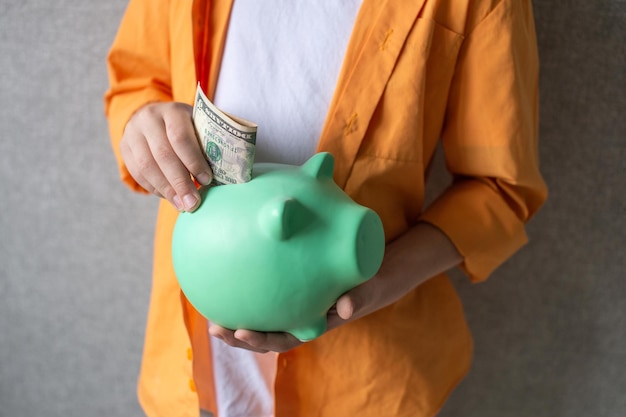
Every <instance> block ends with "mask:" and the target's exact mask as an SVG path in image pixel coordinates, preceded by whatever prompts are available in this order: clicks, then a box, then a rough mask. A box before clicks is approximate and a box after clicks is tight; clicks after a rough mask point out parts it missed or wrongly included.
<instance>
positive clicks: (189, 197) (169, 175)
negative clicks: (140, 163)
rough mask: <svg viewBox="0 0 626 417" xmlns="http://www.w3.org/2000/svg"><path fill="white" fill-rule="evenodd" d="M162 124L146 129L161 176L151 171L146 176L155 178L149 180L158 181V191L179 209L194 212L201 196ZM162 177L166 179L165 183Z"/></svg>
mask: <svg viewBox="0 0 626 417" xmlns="http://www.w3.org/2000/svg"><path fill="white" fill-rule="evenodd" d="M162 123H163V122H161V124H160V126H158V125H157V124H151V125H147V126H146V127H145V132H146V138H147V146H148V148H149V150H150V152H151V154H152V156H153V158H154V161H155V162H156V164H157V166H158V168H159V171H160V173H161V174H160V175H159V173H158V171H157V170H154V169H151V170H150V171H149V173H145V174H144V176H145V177H146V178H148V176H149V175H152V176H153V178H148V179H149V180H151V181H152V180H154V181H158V182H157V183H154V185H155V187H156V189H157V190H158V191H159V192H160V193H161V194H163V195H164V196H165V197H166V198H167V199H168V200H170V201H172V202H173V203H174V205H175V206H176V207H177V208H179V207H181V206H182V208H183V209H184V210H186V211H193V210H195V209H196V208H197V207H198V205H199V204H200V194H199V193H198V190H197V189H196V186H195V184H194V183H193V181H192V180H191V177H190V175H189V171H187V168H185V166H184V165H183V163H182V162H181V160H180V159H179V157H178V155H176V153H175V152H174V150H173V149H172V146H171V145H170V143H169V139H168V137H167V136H166V132H165V126H164V125H163V124H162ZM161 175H162V176H163V178H164V179H165V181H164V182H163V181H162V180H161Z"/></svg>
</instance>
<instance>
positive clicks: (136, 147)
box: [120, 103, 213, 211]
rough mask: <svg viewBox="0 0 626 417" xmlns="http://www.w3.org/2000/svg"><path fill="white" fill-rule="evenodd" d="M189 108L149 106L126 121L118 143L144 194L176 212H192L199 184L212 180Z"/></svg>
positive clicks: (163, 105)
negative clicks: (161, 198)
mask: <svg viewBox="0 0 626 417" xmlns="http://www.w3.org/2000/svg"><path fill="white" fill-rule="evenodd" d="M191 114H192V107H191V106H189V105H187V104H183V103H151V104H147V105H145V106H144V107H142V108H140V109H139V110H138V111H137V112H136V113H135V114H134V115H133V117H131V119H130V120H129V122H128V124H127V125H126V129H125V130H124V135H123V137H122V141H121V143H120V151H121V154H122V158H123V159H124V163H125V164H126V167H127V169H128V172H130V174H131V175H132V176H133V178H134V179H135V181H137V183H138V184H139V185H141V186H142V187H143V188H144V189H146V190H147V191H149V192H151V193H153V194H155V195H157V196H159V197H163V198H165V199H167V200H168V201H169V202H170V203H172V205H174V207H176V209H177V210H179V211H183V210H185V211H193V210H195V209H196V208H197V207H198V206H199V204H200V194H199V193H198V190H197V189H196V186H195V184H194V182H193V180H192V178H191V176H190V174H191V175H193V177H194V178H195V179H196V180H197V181H198V182H199V183H200V184H203V185H205V184H208V183H210V182H211V180H212V178H213V174H212V172H211V168H210V167H209V164H208V163H207V161H206V160H205V159H204V156H203V155H202V150H201V148H200V144H199V143H198V140H197V139H196V134H195V130H194V127H193V123H192V120H191Z"/></svg>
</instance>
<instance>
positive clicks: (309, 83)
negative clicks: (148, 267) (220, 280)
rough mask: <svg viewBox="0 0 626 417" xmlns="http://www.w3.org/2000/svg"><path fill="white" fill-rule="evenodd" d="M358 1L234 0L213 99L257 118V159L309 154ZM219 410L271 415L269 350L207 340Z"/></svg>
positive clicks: (224, 414) (233, 416)
mask: <svg viewBox="0 0 626 417" xmlns="http://www.w3.org/2000/svg"><path fill="white" fill-rule="evenodd" d="M360 4H361V0H340V1H332V2H330V1H326V2H323V1H317V0H272V1H259V0H236V1H235V2H234V5H233V9H232V11H231V17H230V24H229V27H228V34H227V38H226V45H225V49H224V55H223V58H222V66H221V69H220V74H219V78H218V83H217V88H216V92H215V97H214V99H213V102H214V103H215V105H216V106H217V107H219V108H220V109H222V110H224V111H226V112H228V113H231V114H233V115H236V116H239V117H243V118H244V119H247V120H250V121H253V122H255V123H257V124H258V126H259V128H258V132H257V142H256V157H255V161H257V162H279V163H287V164H293V165H300V164H302V163H303V162H304V161H306V160H307V159H308V158H309V157H310V156H311V155H313V154H314V153H315V149H316V146H317V143H318V141H319V137H320V134H321V131H322V128H323V124H324V120H325V119H326V113H327V111H328V107H329V105H330V101H331V99H332V95H333V92H334V90H335V85H336V83H337V78H338V76H339V71H340V69H341V64H342V62H343V56H344V54H345V50H346V47H347V45H348V40H349V38H350V34H351V32H352V27H353V25H354V20H355V18H356V15H357V12H358V9H359V6H360ZM211 346H212V354H213V358H212V359H213V367H214V372H215V381H216V384H215V385H216V397H217V405H218V410H217V412H218V415H219V416H220V417H270V416H273V415H274V404H273V384H274V376H275V355H274V354H265V355H264V356H260V355H259V354H255V353H253V352H250V351H246V350H242V349H236V348H231V347H230V346H228V345H226V344H224V343H222V342H221V341H218V340H215V339H212V342H211Z"/></svg>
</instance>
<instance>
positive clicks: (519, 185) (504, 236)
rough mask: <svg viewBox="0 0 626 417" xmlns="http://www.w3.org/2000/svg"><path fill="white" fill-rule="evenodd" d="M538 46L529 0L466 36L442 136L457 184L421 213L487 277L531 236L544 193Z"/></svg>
mask: <svg viewBox="0 0 626 417" xmlns="http://www.w3.org/2000/svg"><path fill="white" fill-rule="evenodd" d="M537 137H538V53H537V42H536V35H535V27H534V20H533V14H532V6H531V2H530V1H520V0H503V1H502V2H500V3H499V4H498V5H497V6H496V7H495V8H494V9H493V10H492V11H491V12H490V13H489V14H488V15H487V16H486V17H485V18H483V19H482V20H481V21H480V22H479V23H478V24H477V25H476V26H475V27H473V28H472V29H471V31H470V32H469V33H468V34H467V35H466V37H465V40H464V44H463V46H462V50H461V52H460V55H459V60H458V64H457V68H456V74H455V78H454V80H453V85H452V89H451V93H450V99H449V106H448V109H447V115H446V125H445V127H444V131H443V136H442V143H443V148H444V151H445V155H446V164H447V166H448V169H449V170H450V171H451V173H452V174H453V176H454V182H453V184H452V186H451V187H450V188H449V189H448V190H447V191H446V192H445V193H443V194H442V195H441V197H440V198H439V199H437V200H436V201H435V202H434V203H433V204H432V205H431V206H430V207H429V208H428V209H427V210H426V211H425V212H424V213H423V215H422V217H421V219H422V220H423V221H426V222H429V223H431V224H433V225H435V226H437V227H439V228H440V229H441V230H442V231H443V232H444V233H446V234H447V235H448V237H449V238H450V239H451V240H452V242H453V243H454V244H455V245H456V247H457V249H458V250H459V252H460V253H461V254H462V255H463V257H464V262H463V264H462V265H461V268H462V269H463V270H464V271H465V272H466V273H467V274H468V275H469V277H470V279H471V280H472V281H474V282H477V281H481V280H484V279H486V278H487V277H488V276H489V274H490V273H491V272H492V271H493V270H494V269H495V268H497V267H498V266H499V265H500V264H502V263H503V262H504V261H505V260H506V259H507V258H508V257H510V256H511V255H512V254H513V253H514V252H515V251H517V250H518V249H519V248H520V247H521V246H523V245H524V244H525V243H526V241H527V237H526V233H525V228H524V224H525V222H526V221H528V220H529V219H530V218H531V216H532V215H533V214H534V213H535V212H536V211H537V210H538V209H539V207H540V206H541V205H542V203H543V202H544V200H545V199H546V196H547V190H546V186H545V184H544V181H543V179H542V177H541V175H540V173H539V161H538V150H537Z"/></svg>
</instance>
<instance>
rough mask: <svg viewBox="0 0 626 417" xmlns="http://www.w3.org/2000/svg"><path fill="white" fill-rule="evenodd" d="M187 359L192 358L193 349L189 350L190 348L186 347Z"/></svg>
mask: <svg viewBox="0 0 626 417" xmlns="http://www.w3.org/2000/svg"><path fill="white" fill-rule="evenodd" d="M187 359H189V360H192V359H193V350H191V348H187Z"/></svg>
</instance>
